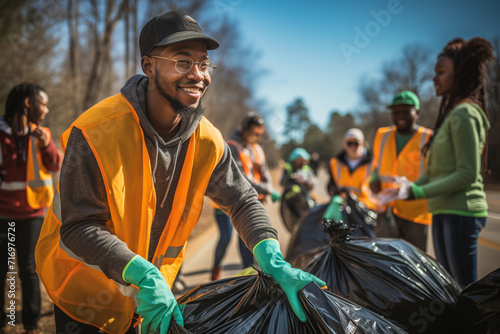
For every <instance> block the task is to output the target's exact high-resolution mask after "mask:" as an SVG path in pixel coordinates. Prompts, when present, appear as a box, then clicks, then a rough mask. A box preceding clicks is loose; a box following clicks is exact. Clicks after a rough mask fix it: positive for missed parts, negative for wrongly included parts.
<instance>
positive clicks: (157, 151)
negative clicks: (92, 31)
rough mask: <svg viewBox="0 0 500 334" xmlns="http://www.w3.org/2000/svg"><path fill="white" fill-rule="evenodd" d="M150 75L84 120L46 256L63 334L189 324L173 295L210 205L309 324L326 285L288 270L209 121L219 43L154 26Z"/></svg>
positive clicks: (40, 267)
mask: <svg viewBox="0 0 500 334" xmlns="http://www.w3.org/2000/svg"><path fill="white" fill-rule="evenodd" d="M139 45H140V51H141V56H142V58H141V67H142V70H143V72H144V73H145V74H146V75H145V76H144V75H135V76H133V77H131V78H130V79H129V80H128V81H127V83H126V84H125V86H124V87H122V89H121V93H120V94H118V95H115V96H112V97H109V98H107V99H105V100H103V101H101V102H99V103H98V104H96V105H95V106H93V107H91V108H90V109H89V110H87V111H86V112H84V113H83V114H82V115H81V116H80V117H79V118H78V119H77V120H76V121H75V122H74V123H73V124H72V125H71V126H70V128H69V129H68V130H66V132H65V133H64V134H63V135H62V137H61V141H62V145H63V148H64V149H65V152H66V157H65V160H64V163H63V166H62V169H61V177H60V183H59V187H58V190H59V191H57V192H56V194H55V196H54V200H53V204H52V206H51V209H50V211H49V214H48V216H47V218H46V220H45V222H44V225H43V227H42V231H41V234H40V239H39V241H38V244H37V248H36V266H37V272H38V274H39V275H40V278H41V280H42V282H43V284H44V286H45V289H46V290H47V293H48V295H49V296H50V298H51V299H52V300H53V302H54V304H55V308H54V311H55V322H56V332H58V333H62V332H64V333H66V332H68V331H81V332H85V333H98V332H100V330H102V331H104V332H106V333H134V332H135V330H136V328H135V327H134V325H136V323H137V321H136V317H135V316H134V312H136V313H137V314H139V315H140V319H138V320H139V321H141V332H142V333H150V332H155V333H156V332H159V333H167V331H168V328H169V325H170V323H171V320H172V319H174V321H175V322H177V323H178V324H179V325H181V326H182V325H183V324H184V320H183V317H182V313H181V311H180V308H179V306H178V305H177V302H176V300H175V297H174V295H173V294H172V292H171V287H172V283H173V281H174V279H175V277H176V275H177V272H178V270H179V267H180V265H181V263H182V261H183V258H184V252H185V245H186V242H187V240H188V237H189V235H190V233H191V231H192V229H193V228H194V226H195V225H196V223H197V221H198V218H199V216H200V213H201V209H202V206H203V198H204V196H205V195H206V196H208V197H209V198H210V199H211V200H212V201H213V202H215V203H216V204H217V205H218V206H219V207H220V208H221V209H222V210H223V211H224V212H226V213H227V214H228V215H229V216H230V217H231V221H232V223H233V225H234V227H235V228H236V230H237V231H238V233H239V234H240V235H241V236H242V238H243V240H244V241H245V243H246V244H247V246H248V247H249V248H250V249H252V250H253V252H254V255H255V257H256V259H257V262H258V264H259V265H260V267H261V268H262V270H263V272H265V273H267V274H269V275H270V276H272V277H273V278H274V279H275V280H276V281H277V282H278V283H279V284H280V285H281V287H282V288H283V290H284V291H285V293H286V294H287V296H288V298H289V301H290V304H291V306H292V308H293V309H294V310H295V312H296V314H297V316H298V317H299V318H300V319H301V320H302V321H305V320H306V318H305V313H304V311H303V309H302V307H301V305H300V303H299V300H298V295H297V293H298V291H299V290H300V289H301V288H303V287H304V286H305V285H306V284H309V283H310V282H313V281H315V282H317V283H318V284H320V285H324V282H322V281H321V280H319V279H317V278H316V277H314V276H312V275H310V274H307V273H304V272H303V271H301V270H298V269H292V268H290V265H289V264H288V263H287V262H285V261H284V260H283V257H282V255H281V252H280V249H279V243H278V241H277V233H276V230H275V229H274V228H272V226H271V223H270V221H269V217H268V215H267V212H266V210H265V208H264V206H263V205H262V203H260V201H259V200H258V197H257V192H256V191H255V190H254V189H253V187H252V186H251V185H250V183H249V182H248V181H247V180H246V179H245V177H244V176H243V175H242V174H241V173H240V171H239V169H238V166H237V164H236V163H235V161H234V159H232V157H231V154H230V151H229V147H228V146H227V144H225V142H224V140H223V138H222V136H221V134H220V132H219V131H218V130H217V129H216V128H215V127H214V126H213V125H212V124H211V123H210V122H209V121H208V120H207V119H206V118H205V117H203V116H202V113H203V104H202V102H201V100H202V96H203V95H204V93H205V92H206V90H207V88H208V86H209V85H210V82H211V74H212V72H213V71H214V70H215V69H216V66H215V64H214V63H212V62H211V61H210V59H209V57H208V50H213V49H216V48H217V47H218V46H219V43H218V42H217V41H216V40H214V39H213V38H210V37H208V36H206V35H205V34H204V33H203V31H202V29H201V28H200V26H199V25H198V24H197V22H196V21H195V20H194V19H193V18H192V17H191V16H189V15H188V14H186V13H185V12H183V11H172V12H167V13H164V14H161V15H158V16H156V17H154V18H153V19H152V20H150V21H149V22H148V23H146V25H145V26H144V27H143V29H142V31H141V34H140V39H139Z"/></svg>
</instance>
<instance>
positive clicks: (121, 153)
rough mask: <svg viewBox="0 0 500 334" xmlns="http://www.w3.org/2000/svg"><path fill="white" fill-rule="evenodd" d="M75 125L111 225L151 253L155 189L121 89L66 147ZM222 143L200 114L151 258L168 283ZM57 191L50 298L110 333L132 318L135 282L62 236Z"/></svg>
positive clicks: (40, 259) (46, 240)
mask: <svg viewBox="0 0 500 334" xmlns="http://www.w3.org/2000/svg"><path fill="white" fill-rule="evenodd" d="M73 127H76V128H78V129H80V130H81V131H82V134H83V136H84V138H85V140H86V141H87V144H88V145H89V147H90V149H91V153H90V154H93V156H94V158H95V159H96V161H97V164H98V166H99V170H100V173H101V176H102V179H103V182H104V186H105V188H106V194H107V204H108V207H109V213H110V216H111V219H110V220H109V221H107V222H106V227H107V228H108V229H109V230H110V231H111V233H112V234H114V235H115V236H116V237H117V238H118V239H120V240H122V241H123V242H125V243H126V244H127V246H128V248H129V249H130V250H131V251H132V252H134V253H136V254H138V255H140V256H142V257H144V258H146V259H147V258H148V257H149V256H148V250H149V242H150V234H151V225H152V221H153V219H154V216H155V210H156V193H155V189H154V185H153V180H152V174H151V173H152V172H151V162H150V158H149V153H148V151H147V148H146V143H145V141H144V137H143V132H142V129H141V127H140V125H139V119H138V116H137V114H136V112H135V111H134V110H133V108H132V106H131V105H130V104H129V103H128V101H127V100H126V99H125V98H124V97H123V96H122V95H121V94H120V95H116V96H113V97H110V98H108V99H106V100H104V101H101V102H100V103H98V104H97V105H95V106H94V107H92V108H91V109H89V110H88V111H86V112H85V113H83V114H82V115H81V116H80V117H79V118H78V119H77V120H76V121H75V123H73V125H72V126H71V127H70V128H69V129H68V130H67V131H66V132H65V133H64V134H63V135H62V136H61V142H62V146H63V148H64V149H66V144H67V142H68V138H69V135H70V133H71V130H72V128H73ZM110 134H112V135H110ZM104 139H106V140H104ZM223 143H224V142H223V139H222V136H221V135H220V132H219V131H218V130H217V129H215V128H214V127H213V125H212V124H211V123H210V122H209V121H208V120H206V118H204V117H202V120H201V121H200V123H199V125H198V127H197V128H196V130H195V132H194V133H193V135H192V136H191V138H190V140H189V143H188V149H187V151H186V155H185V157H184V161H183V165H182V166H180V168H182V170H181V173H180V176H179V181H178V185H177V188H176V189H175V190H174V189H172V191H175V192H174V196H173V197H174V198H173V202H172V205H171V207H172V210H171V212H170V215H169V217H168V220H167V222H166V224H165V228H164V230H163V233H162V235H161V236H160V240H159V242H158V246H157V248H156V251H155V253H154V254H153V256H152V259H153V260H152V262H153V263H154V264H155V265H156V266H157V267H159V270H160V272H161V273H162V275H163V276H164V278H165V280H166V281H167V283H168V284H169V285H170V286H172V284H173V281H174V279H175V276H176V275H177V272H178V270H179V268H180V265H181V264H182V260H183V257H184V248H185V247H184V246H185V244H186V242H187V239H188V237H189V235H190V233H191V231H192V229H193V228H194V226H195V225H196V222H197V221H198V219H199V217H200V214H201V210H202V208H203V198H204V194H205V191H206V188H207V186H208V182H209V180H210V176H211V174H212V172H213V170H214V169H215V167H216V165H217V164H218V162H219V161H220V159H221V158H222V155H223V154H224V144H223ZM59 197H60V196H59V194H57V195H56V196H55V199H54V202H53V204H52V206H51V208H50V210H49V212H48V213H47V216H46V218H45V222H44V224H43V226H42V231H41V232H40V237H39V239H38V243H37V246H36V251H35V260H36V268H37V273H38V275H39V276H40V278H41V280H42V282H43V284H44V286H45V289H46V290H47V293H48V294H49V296H50V298H51V299H52V300H53V301H54V303H55V304H56V305H57V306H58V307H59V308H61V309H62V310H64V312H65V313H67V314H68V315H70V316H71V317H72V318H73V319H75V320H78V321H80V322H82V323H86V324H90V325H93V326H95V327H98V328H100V329H102V330H103V331H105V332H106V333H124V332H125V331H126V330H127V329H128V327H129V326H130V324H131V322H132V317H133V313H134V310H135V306H134V305H135V301H134V298H133V297H134V295H135V294H136V293H137V288H136V287H133V286H128V287H126V286H124V285H122V284H119V283H117V282H115V281H113V280H111V279H108V278H107V277H106V276H105V275H104V274H103V273H102V272H101V271H100V270H99V268H95V269H97V270H94V269H93V268H92V267H91V266H88V265H87V264H84V262H82V259H80V258H79V257H78V256H76V255H75V254H73V253H72V252H71V251H69V250H68V249H67V247H65V246H64V244H62V243H61V242H60V226H61V210H60V200H59Z"/></svg>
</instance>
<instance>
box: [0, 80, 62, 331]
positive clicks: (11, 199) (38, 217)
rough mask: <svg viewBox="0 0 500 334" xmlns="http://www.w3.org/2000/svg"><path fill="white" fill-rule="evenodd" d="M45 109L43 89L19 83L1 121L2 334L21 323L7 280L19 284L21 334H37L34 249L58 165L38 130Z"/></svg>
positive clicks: (49, 144) (54, 151)
mask: <svg viewBox="0 0 500 334" xmlns="http://www.w3.org/2000/svg"><path fill="white" fill-rule="evenodd" d="M48 103H49V97H48V95H47V93H46V92H45V90H44V89H43V88H42V87H40V86H39V85H37V84H33V83H22V84H19V85H17V86H15V87H14V88H12V90H11V91H10V93H9V95H8V96H7V101H6V104H5V116H4V117H0V226H1V232H0V249H1V255H2V257H1V261H0V281H1V282H2V284H0V332H3V329H4V328H5V326H7V325H8V324H10V325H12V324H14V323H16V321H18V320H19V319H16V317H15V306H16V305H15V304H11V302H15V296H14V295H16V296H20V295H21V293H20V291H18V292H16V291H14V290H15V289H12V288H10V289H7V290H5V289H4V286H5V278H7V282H8V284H9V285H10V286H12V285H13V284H15V281H16V278H17V279H20V281H21V288H22V322H23V325H24V329H25V332H26V333H37V327H38V320H39V318H40V308H41V297H40V281H39V279H38V276H37V274H36V272H35V245H36V241H37V239H38V235H39V234H40V228H41V227H42V223H43V217H44V215H45V209H46V208H47V207H49V206H50V202H51V201H52V196H53V195H54V188H53V186H52V175H51V172H57V171H58V170H59V167H60V160H61V158H60V156H59V153H58V151H57V148H56V145H55V143H54V141H53V140H52V137H51V135H50V131H49V129H48V128H45V127H42V126H40V124H41V123H42V122H43V120H44V119H45V116H47V114H48V113H49V107H48ZM15 256H16V257H15ZM16 264H17V266H18V268H19V269H16ZM17 270H19V272H18V273H19V274H18V275H17ZM8 273H9V274H8ZM11 273H13V274H11ZM16 276H18V277H16ZM5 291H8V294H7V297H8V298H7V299H5V295H4V293H5ZM5 300H7V305H6V310H5V308H4V301H5ZM9 300H10V301H11V302H9ZM12 305H14V313H13V312H11V311H12ZM6 311H7V312H6Z"/></svg>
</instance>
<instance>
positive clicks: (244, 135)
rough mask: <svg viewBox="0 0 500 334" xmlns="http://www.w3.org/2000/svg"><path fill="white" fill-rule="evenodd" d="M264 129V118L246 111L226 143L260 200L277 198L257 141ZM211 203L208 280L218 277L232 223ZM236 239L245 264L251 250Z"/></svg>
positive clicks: (244, 265) (278, 197)
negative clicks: (213, 226) (213, 238)
mask: <svg viewBox="0 0 500 334" xmlns="http://www.w3.org/2000/svg"><path fill="white" fill-rule="evenodd" d="M264 131H265V124H264V119H263V118H262V117H261V116H259V115H258V114H257V113H255V112H250V113H248V114H247V115H245V117H244V118H243V120H242V122H241V126H240V127H239V128H237V129H236V130H234V132H233V133H232V135H231V137H230V139H229V140H228V141H227V143H228V145H229V149H230V150H231V154H232V156H233V158H234V160H235V161H236V163H237V165H238V167H239V169H240V171H241V172H242V173H243V175H245V177H246V178H247V180H248V181H249V182H250V184H251V185H252V187H253V188H254V189H255V190H256V191H257V193H258V194H259V200H260V201H261V202H262V201H264V198H265V196H266V195H270V196H271V200H272V201H273V202H275V201H278V200H280V198H281V196H280V195H279V194H278V193H277V192H276V191H275V190H274V189H273V187H272V180H271V175H270V174H269V168H268V167H267V162H266V156H265V154H264V150H263V149H262V147H261V146H260V145H259V141H260V138H261V137H262V135H263V134H264ZM213 206H214V210H215V219H216V221H217V226H218V227H219V233H220V237H219V241H218V242H217V246H216V247H215V258H214V266H213V268H212V277H211V279H212V281H215V280H218V279H220V277H221V266H220V263H221V262H222V259H223V257H224V255H225V253H226V249H227V246H228V245H229V241H230V240H231V235H232V232H233V227H232V225H231V218H230V217H229V216H228V215H226V214H225V213H224V211H222V210H221V209H220V208H218V207H217V205H213ZM238 239H239V249H240V255H241V259H242V261H243V268H247V267H249V266H251V265H252V264H253V263H254V259H253V254H252V252H251V251H250V250H249V249H248V247H247V246H246V245H245V243H244V242H243V240H242V239H241V237H239V238H238Z"/></svg>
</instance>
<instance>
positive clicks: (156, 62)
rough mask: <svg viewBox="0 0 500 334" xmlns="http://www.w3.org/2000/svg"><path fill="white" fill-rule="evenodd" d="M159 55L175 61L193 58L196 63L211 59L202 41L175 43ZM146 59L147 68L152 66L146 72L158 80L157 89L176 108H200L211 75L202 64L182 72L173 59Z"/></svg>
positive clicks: (151, 78)
mask: <svg viewBox="0 0 500 334" xmlns="http://www.w3.org/2000/svg"><path fill="white" fill-rule="evenodd" d="M157 56H159V57H164V58H170V59H173V60H182V59H186V58H190V59H192V60H193V61H194V62H202V61H205V60H208V54H207V44H206V42H205V41H202V40H193V41H185V42H180V43H175V44H172V45H169V46H167V47H165V48H164V49H163V50H161V52H160V53H159V54H157ZM145 58H148V61H147V64H146V68H147V66H148V65H149V66H150V67H149V69H150V72H147V71H146V75H148V77H149V79H150V82H154V89H156V90H157V92H158V94H159V95H161V96H162V97H163V98H164V101H165V102H166V103H167V104H169V105H170V107H171V109H172V111H174V112H175V113H179V112H181V111H184V112H186V111H189V110H191V111H194V110H196V109H197V108H199V107H200V100H201V97H202V96H203V95H204V94H205V92H206V90H207V87H208V86H209V85H210V82H211V78H210V76H204V75H202V74H201V72H200V70H199V67H198V65H194V66H193V67H192V68H191V70H190V71H189V72H187V73H179V72H178V71H177V70H176V62H175V61H173V60H169V59H162V58H154V57H145ZM143 65H144V64H143Z"/></svg>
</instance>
